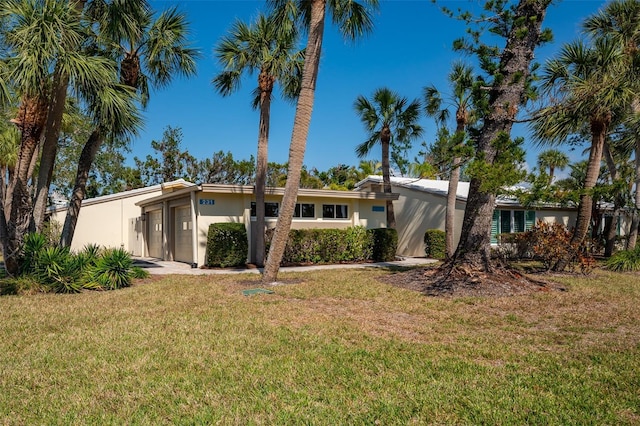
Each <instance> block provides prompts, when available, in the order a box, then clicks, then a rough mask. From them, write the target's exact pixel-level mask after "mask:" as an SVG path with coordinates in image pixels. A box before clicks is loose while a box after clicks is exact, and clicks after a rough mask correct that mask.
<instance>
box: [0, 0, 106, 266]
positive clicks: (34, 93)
mask: <svg viewBox="0 0 640 426" xmlns="http://www.w3.org/2000/svg"><path fill="white" fill-rule="evenodd" d="M0 19H2V20H4V23H5V24H6V25H5V27H4V28H3V42H4V46H3V47H4V48H5V50H6V52H5V53H6V55H7V57H6V69H7V70H8V72H6V73H5V75H6V77H5V78H6V81H10V82H11V83H12V88H13V90H15V92H16V94H17V96H18V97H19V98H20V103H19V107H18V113H17V114H16V116H15V118H14V119H12V120H11V121H12V122H13V123H14V124H15V125H16V127H17V128H18V130H19V131H20V136H21V140H20V148H19V151H18V156H17V160H16V166H15V173H13V177H12V179H11V182H10V183H9V187H8V188H7V193H6V194H5V196H6V202H7V203H8V208H7V210H8V212H5V213H7V214H8V221H7V224H6V225H7V226H6V227H4V228H5V229H4V230H3V231H2V234H3V236H4V237H6V238H4V239H3V250H4V252H5V266H6V269H7V272H8V273H9V274H12V275H13V274H15V273H16V272H17V270H18V266H19V265H18V263H17V259H16V253H17V250H18V248H19V246H20V244H21V240H22V236H23V235H24V234H25V233H26V230H27V228H28V226H29V223H30V221H31V215H32V210H31V194H30V193H29V190H28V183H29V181H30V180H31V177H32V173H33V170H34V166H35V164H36V162H37V160H38V158H37V152H38V145H39V143H40V138H41V136H42V133H43V130H44V128H45V124H46V120H47V115H48V113H49V107H50V104H51V102H50V99H51V97H52V94H51V91H50V88H51V87H52V86H53V84H52V80H53V75H52V72H51V70H52V69H54V68H56V66H57V65H58V64H59V65H60V66H62V67H63V68H64V69H65V74H66V75H68V77H69V79H70V80H71V81H73V82H74V85H76V86H84V87H86V88H97V87H100V86H101V85H102V84H104V82H105V81H109V78H110V75H111V74H112V73H113V70H114V66H113V63H112V62H111V61H109V60H108V59H106V58H103V57H87V56H86V55H84V54H83V53H82V52H80V51H78V49H77V48H76V47H77V46H78V45H80V44H81V41H82V40H84V39H85V37H86V32H85V30H86V27H85V25H84V23H83V22H82V21H81V20H79V19H78V9H76V7H75V2H74V4H72V3H68V2H60V1H54V0H44V1H39V2H34V1H28V0H9V1H6V2H4V3H3V7H2V9H0ZM0 226H3V224H2V223H0Z"/></svg>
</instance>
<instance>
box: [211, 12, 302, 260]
mask: <svg viewBox="0 0 640 426" xmlns="http://www.w3.org/2000/svg"><path fill="white" fill-rule="evenodd" d="M277 24H278V23H277V22H275V19H274V17H266V16H264V15H260V16H258V19H257V20H256V21H255V22H254V23H253V24H252V25H247V24H245V23H243V22H240V21H238V22H236V23H235V24H234V25H233V28H232V29H231V31H230V34H229V35H227V36H225V37H223V38H222V40H221V41H220V42H219V44H218V45H217V46H216V48H215V49H214V51H215V54H216V56H217V57H218V61H219V63H220V64H221V65H222V67H223V71H222V72H221V73H220V74H218V75H217V76H216V77H215V78H214V79H213V84H214V86H215V88H216V90H217V91H218V92H219V93H221V94H222V95H223V96H228V95H230V94H231V93H232V92H234V91H235V90H237V89H238V88H239V87H240V83H241V78H242V76H243V74H245V73H247V74H249V75H251V74H253V73H254V72H257V74H258V87H257V94H256V95H257V96H256V97H255V99H254V100H253V106H254V107H256V106H257V107H258V108H259V109H260V124H259V132H258V156H257V162H256V192H255V194H256V229H257V230H258V232H257V233H256V235H255V236H256V259H255V262H256V264H257V265H258V266H263V264H264V252H265V246H264V227H265V216H264V215H265V210H264V194H265V187H266V180H267V163H268V146H269V122H270V115H271V95H272V92H273V88H274V85H275V83H280V85H281V87H282V95H283V97H284V98H285V99H288V100H295V98H296V96H297V95H298V93H299V91H300V76H301V74H302V65H303V61H304V54H303V52H301V51H298V50H297V49H296V42H297V36H296V33H295V31H283V30H282V27H281V26H279V25H277ZM285 28H286V27H285Z"/></svg>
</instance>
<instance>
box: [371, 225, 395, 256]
mask: <svg viewBox="0 0 640 426" xmlns="http://www.w3.org/2000/svg"><path fill="white" fill-rule="evenodd" d="M369 232H371V233H372V235H373V257H372V260H373V261H374V262H391V261H393V260H395V259H396V252H397V251H398V231H396V230H395V229H393V228H375V229H371V230H369Z"/></svg>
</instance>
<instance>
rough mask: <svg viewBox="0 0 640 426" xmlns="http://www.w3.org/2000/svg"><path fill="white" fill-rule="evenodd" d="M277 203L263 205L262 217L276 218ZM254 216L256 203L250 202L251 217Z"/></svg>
mask: <svg viewBox="0 0 640 426" xmlns="http://www.w3.org/2000/svg"><path fill="white" fill-rule="evenodd" d="M278 208H279V205H278V203H264V217H278ZM255 216H256V203H255V201H252V202H251V217H255Z"/></svg>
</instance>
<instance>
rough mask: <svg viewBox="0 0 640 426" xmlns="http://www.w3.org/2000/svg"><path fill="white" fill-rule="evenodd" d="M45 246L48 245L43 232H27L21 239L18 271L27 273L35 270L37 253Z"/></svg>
mask: <svg viewBox="0 0 640 426" xmlns="http://www.w3.org/2000/svg"><path fill="white" fill-rule="evenodd" d="M46 247H50V244H49V241H48V240H47V237H46V236H45V235H44V234H41V233H39V232H34V233H31V234H27V235H25V237H24V240H23V241H22V250H21V255H20V273H21V274H28V273H32V272H34V271H35V268H36V260H37V257H38V254H39V253H40V252H41V251H42V250H44V249H45V248H46Z"/></svg>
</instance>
